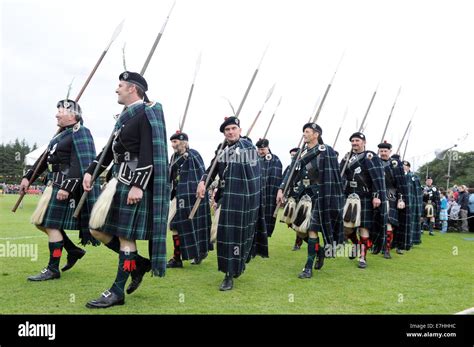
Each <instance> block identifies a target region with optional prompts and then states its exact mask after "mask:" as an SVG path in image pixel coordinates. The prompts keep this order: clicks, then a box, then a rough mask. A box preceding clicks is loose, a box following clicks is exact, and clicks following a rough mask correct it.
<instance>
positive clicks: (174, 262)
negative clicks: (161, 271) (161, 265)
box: [166, 258, 183, 268]
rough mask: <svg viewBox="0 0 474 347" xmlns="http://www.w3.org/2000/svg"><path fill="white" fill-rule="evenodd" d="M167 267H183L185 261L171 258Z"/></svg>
mask: <svg viewBox="0 0 474 347" xmlns="http://www.w3.org/2000/svg"><path fill="white" fill-rule="evenodd" d="M166 267H167V268H173V267H183V262H182V261H181V259H180V260H176V259H175V258H171V259H170V260H169V261H168V264H166Z"/></svg>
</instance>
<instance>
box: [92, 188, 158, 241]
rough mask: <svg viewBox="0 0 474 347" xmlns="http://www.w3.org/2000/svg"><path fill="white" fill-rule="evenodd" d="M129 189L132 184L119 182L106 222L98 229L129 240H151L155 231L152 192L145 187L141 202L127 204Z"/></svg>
mask: <svg viewBox="0 0 474 347" xmlns="http://www.w3.org/2000/svg"><path fill="white" fill-rule="evenodd" d="M129 191H130V186H128V185H126V184H124V183H122V182H120V181H119V182H118V183H117V190H116V191H115V195H114V197H113V200H112V205H111V206H110V210H109V212H108V214H107V218H106V219H105V224H104V226H103V227H102V228H100V229H98V230H99V231H104V232H107V233H109V234H112V235H115V236H117V237H122V238H124V239H127V240H150V239H151V238H152V232H153V213H152V207H153V196H152V192H150V191H149V190H148V189H145V191H143V198H142V200H141V201H140V202H139V203H137V204H134V205H127V197H128V193H129Z"/></svg>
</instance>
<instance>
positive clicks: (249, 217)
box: [217, 138, 261, 276]
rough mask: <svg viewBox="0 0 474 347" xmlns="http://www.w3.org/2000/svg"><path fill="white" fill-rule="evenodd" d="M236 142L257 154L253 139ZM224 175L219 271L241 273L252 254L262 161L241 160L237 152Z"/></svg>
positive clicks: (219, 229) (218, 254)
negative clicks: (251, 140)
mask: <svg viewBox="0 0 474 347" xmlns="http://www.w3.org/2000/svg"><path fill="white" fill-rule="evenodd" d="M234 146H235V148H239V151H240V152H245V151H246V152H253V157H254V158H255V159H256V158H257V154H256V150H255V147H254V146H253V145H252V143H251V142H250V141H248V140H246V139H244V138H241V139H240V140H239V141H238V142H237V143H236V144H235V145H234ZM234 146H231V147H234ZM223 176H224V177H221V179H224V180H225V187H224V189H223V192H222V197H221V199H220V200H219V203H220V205H221V213H220V217H219V222H218V228H217V264H218V270H219V271H222V272H224V273H228V274H230V275H234V276H239V275H240V274H241V273H242V272H243V271H244V270H245V263H246V262H248V261H249V260H250V258H251V254H250V252H251V248H252V244H253V241H254V236H255V233H256V226H257V220H258V213H259V207H260V196H261V192H260V188H261V187H260V184H261V180H260V163H259V161H258V160H257V159H256V160H255V161H250V160H241V155H240V154H236V155H235V160H233V161H231V162H229V163H228V164H227V169H226V170H225V172H224V175H223Z"/></svg>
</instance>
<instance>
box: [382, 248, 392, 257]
mask: <svg viewBox="0 0 474 347" xmlns="http://www.w3.org/2000/svg"><path fill="white" fill-rule="evenodd" d="M383 257H384V258H385V259H392V256H391V255H390V251H389V250H388V249H386V250H385V251H384V252H383Z"/></svg>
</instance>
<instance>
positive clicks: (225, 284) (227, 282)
mask: <svg viewBox="0 0 474 347" xmlns="http://www.w3.org/2000/svg"><path fill="white" fill-rule="evenodd" d="M233 286H234V280H233V279H232V276H228V275H226V276H225V278H224V280H223V281H222V283H221V286H220V287H219V290H221V291H226V290H231V289H232V287H233Z"/></svg>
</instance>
